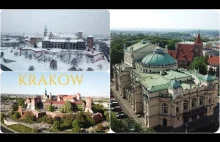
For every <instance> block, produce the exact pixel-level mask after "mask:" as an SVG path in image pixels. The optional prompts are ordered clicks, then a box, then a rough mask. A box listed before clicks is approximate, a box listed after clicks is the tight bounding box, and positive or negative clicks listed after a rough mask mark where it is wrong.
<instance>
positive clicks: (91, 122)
mask: <svg viewBox="0 0 220 142" xmlns="http://www.w3.org/2000/svg"><path fill="white" fill-rule="evenodd" d="M94 124H95V121H94V120H93V118H92V117H91V116H90V115H87V116H86V124H85V127H86V128H88V127H90V126H93V125H94Z"/></svg>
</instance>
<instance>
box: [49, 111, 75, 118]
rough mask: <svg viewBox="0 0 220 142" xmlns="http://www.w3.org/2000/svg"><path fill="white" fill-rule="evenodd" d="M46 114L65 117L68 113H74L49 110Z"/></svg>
mask: <svg viewBox="0 0 220 142" xmlns="http://www.w3.org/2000/svg"><path fill="white" fill-rule="evenodd" d="M46 114H47V115H48V116H50V117H52V118H54V117H64V116H68V115H74V114H67V113H58V112H49V111H47V112H46Z"/></svg>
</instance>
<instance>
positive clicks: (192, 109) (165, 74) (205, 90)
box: [113, 46, 218, 128]
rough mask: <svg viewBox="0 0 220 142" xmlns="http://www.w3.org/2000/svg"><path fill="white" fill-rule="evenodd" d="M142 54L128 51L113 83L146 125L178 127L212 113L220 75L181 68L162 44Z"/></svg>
mask: <svg viewBox="0 0 220 142" xmlns="http://www.w3.org/2000/svg"><path fill="white" fill-rule="evenodd" d="M129 48H130V47H129ZM137 48H138V47H137ZM144 48H147V46H146V47H143V48H142V50H143V51H144V50H149V48H148V49H144ZM139 55H141V56H140V57H138V54H136V55H135V51H134V49H132V50H130V52H128V50H127V49H126V50H125V54H124V63H121V64H116V65H114V68H113V77H114V78H113V82H114V87H115V89H116V90H118V91H119V93H120V94H119V95H121V96H122V97H123V98H125V99H127V100H128V102H129V103H130V105H131V106H132V109H133V111H134V112H135V113H136V114H140V115H141V116H142V117H141V118H140V119H143V121H144V123H145V125H146V126H147V127H156V126H171V127H173V128H176V127H179V126H182V125H183V124H185V123H188V122H191V121H196V120H197V119H199V118H201V117H203V116H211V115H213V111H214V108H215V107H216V106H217V92H218V79H217V78H215V77H213V76H210V75H202V74H199V73H198V71H196V70H186V69H178V62H177V61H176V60H175V59H174V58H172V57H171V56H170V55H169V54H167V53H165V52H164V51H163V49H161V48H160V47H156V48H155V49H154V51H153V52H152V51H151V53H149V52H147V53H146V54H145V55H143V52H141V53H139Z"/></svg>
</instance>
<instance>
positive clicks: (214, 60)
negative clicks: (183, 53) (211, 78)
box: [208, 56, 219, 65]
mask: <svg viewBox="0 0 220 142" xmlns="http://www.w3.org/2000/svg"><path fill="white" fill-rule="evenodd" d="M208 63H209V64H210V65H219V56H212V57H210V58H209V59H208Z"/></svg>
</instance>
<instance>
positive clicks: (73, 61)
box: [71, 58, 78, 67]
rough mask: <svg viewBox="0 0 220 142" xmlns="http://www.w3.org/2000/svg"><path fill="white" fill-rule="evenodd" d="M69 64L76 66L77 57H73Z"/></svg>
mask: <svg viewBox="0 0 220 142" xmlns="http://www.w3.org/2000/svg"><path fill="white" fill-rule="evenodd" d="M71 65H72V66H74V67H75V66H78V61H77V58H73V59H72V61H71Z"/></svg>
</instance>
